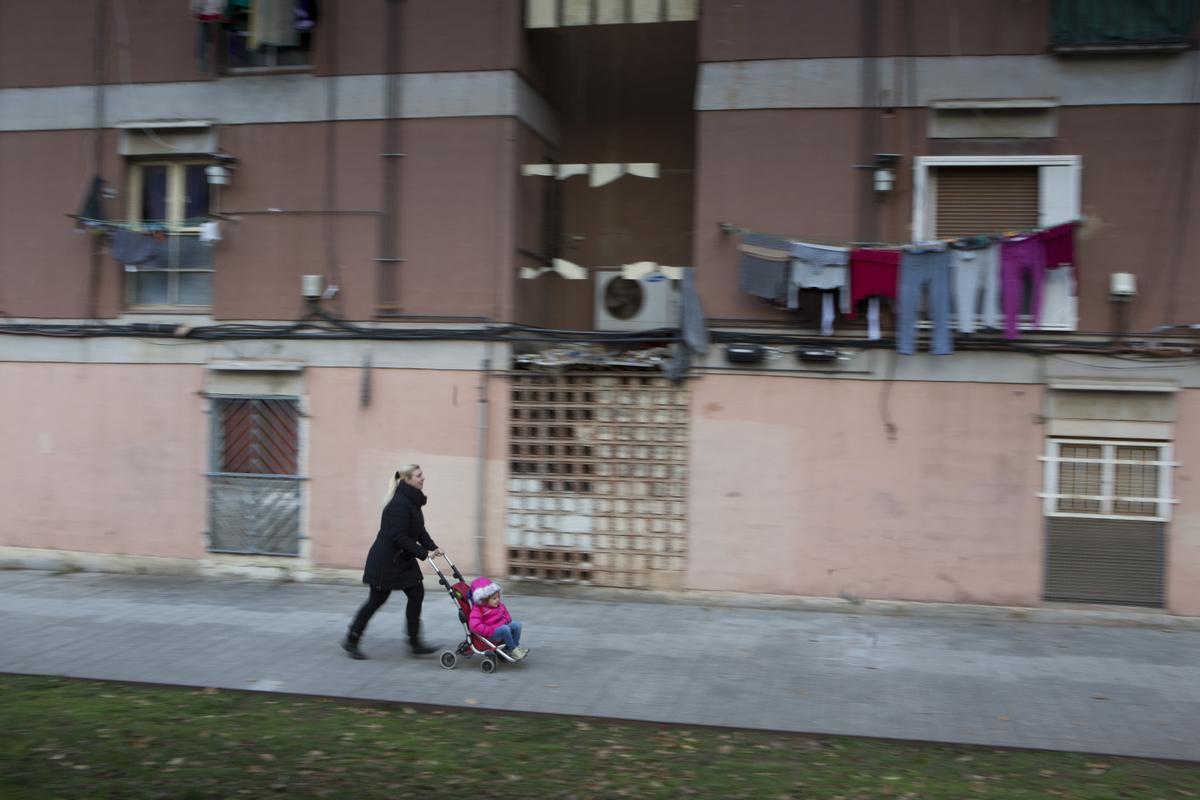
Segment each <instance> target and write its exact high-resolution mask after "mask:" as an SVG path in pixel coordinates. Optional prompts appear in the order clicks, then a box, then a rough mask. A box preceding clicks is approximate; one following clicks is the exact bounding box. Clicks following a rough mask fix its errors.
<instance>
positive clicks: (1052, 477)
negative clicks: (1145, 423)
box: [1038, 437, 1179, 522]
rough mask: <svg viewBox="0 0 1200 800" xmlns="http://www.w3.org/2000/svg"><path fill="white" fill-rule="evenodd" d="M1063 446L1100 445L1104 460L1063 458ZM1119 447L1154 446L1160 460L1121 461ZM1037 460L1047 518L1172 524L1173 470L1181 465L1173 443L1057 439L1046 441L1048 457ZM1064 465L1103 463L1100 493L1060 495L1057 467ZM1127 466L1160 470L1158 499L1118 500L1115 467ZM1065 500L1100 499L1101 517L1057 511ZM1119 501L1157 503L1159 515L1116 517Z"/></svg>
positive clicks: (1121, 498) (1043, 509)
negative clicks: (1148, 465)
mask: <svg viewBox="0 0 1200 800" xmlns="http://www.w3.org/2000/svg"><path fill="white" fill-rule="evenodd" d="M1063 445H1089V446H1092V447H1096V446H1099V447H1101V448H1102V450H1101V457H1100V458H1064V457H1063V456H1062V455H1061V453H1062V446H1063ZM1118 447H1154V448H1157V449H1158V452H1159V456H1158V460H1156V461H1138V462H1127V461H1120V460H1118V459H1117V458H1116V455H1115V454H1116V449H1117V448H1118ZM1038 460H1039V461H1041V462H1042V464H1043V475H1044V477H1043V486H1044V487H1045V491H1042V492H1039V493H1038V497H1040V498H1042V511H1043V513H1044V514H1045V515H1046V516H1047V517H1075V518H1084V519H1125V520H1138V521H1142V522H1169V521H1170V520H1171V509H1172V506H1174V505H1175V504H1177V503H1178V502H1179V501H1178V500H1176V499H1174V498H1172V497H1171V492H1172V484H1171V468H1172V467H1177V466H1179V464H1177V463H1176V462H1175V461H1174V460H1173V456H1172V447H1171V443H1170V442H1161V441H1159V442H1154V441H1139V440H1134V439H1066V438H1057V437H1056V438H1051V439H1047V440H1046V454H1045V455H1043V456H1040V457H1039V458H1038ZM1062 463H1073V464H1100V465H1101V468H1102V471H1101V477H1100V486H1101V494H1099V495H1075V494H1060V493H1059V492H1058V473H1059V469H1058V465H1059V464H1062ZM1127 463H1138V464H1153V465H1154V466H1157V467H1158V468H1159V470H1158V496H1157V497H1118V496H1116V495H1115V494H1114V491H1113V490H1114V488H1115V484H1116V477H1115V476H1116V466H1117V464H1127ZM1062 499H1073V500H1098V501H1100V509H1101V511H1100V513H1098V514H1089V513H1085V512H1077V511H1059V510H1058V509H1057V506H1058V501H1059V500H1062ZM1116 500H1124V501H1127V502H1137V503H1155V504H1157V512H1156V513H1155V514H1154V515H1148V514H1114V513H1112V507H1113V502H1114V501H1116Z"/></svg>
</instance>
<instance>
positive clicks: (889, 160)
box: [871, 153, 900, 192]
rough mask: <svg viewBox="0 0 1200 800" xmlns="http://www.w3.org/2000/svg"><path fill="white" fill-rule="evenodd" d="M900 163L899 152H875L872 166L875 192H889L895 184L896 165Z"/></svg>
mask: <svg viewBox="0 0 1200 800" xmlns="http://www.w3.org/2000/svg"><path fill="white" fill-rule="evenodd" d="M899 165H900V154H899V153H876V154H875V158H874V163H873V164H872V165H871V166H872V167H873V173H872V174H873V175H874V185H875V191H877V192H890V191H891V190H892V187H893V186H895V185H896V167H897V166H899Z"/></svg>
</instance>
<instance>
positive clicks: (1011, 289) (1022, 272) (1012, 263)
mask: <svg viewBox="0 0 1200 800" xmlns="http://www.w3.org/2000/svg"><path fill="white" fill-rule="evenodd" d="M1045 274H1046V256H1045V253H1044V252H1043V248H1042V242H1041V240H1040V239H1038V238H1036V237H1034V236H1028V237H1025V238H1021V239H1005V240H1004V241H1003V242H1001V243H1000V293H1001V294H1000V298H1001V305H1002V306H1003V308H1004V338H1005V339H1015V338H1017V328H1018V324H1019V323H1020V319H1021V301H1022V300H1024V299H1025V281H1026V279H1028V280H1029V283H1030V285H1031V286H1032V288H1033V292H1032V294H1031V296H1030V305H1031V306H1032V308H1031V309H1030V311H1032V312H1033V322H1034V324H1035V325H1036V324H1038V323H1039V322H1041V319H1042V279H1043V278H1044V277H1045Z"/></svg>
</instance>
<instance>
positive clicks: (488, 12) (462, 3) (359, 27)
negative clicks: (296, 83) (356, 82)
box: [316, 0, 524, 75]
mask: <svg viewBox="0 0 1200 800" xmlns="http://www.w3.org/2000/svg"><path fill="white" fill-rule="evenodd" d="M390 1H391V0H355V2H352V3H346V2H343V3H338V4H334V3H326V4H325V5H324V7H323V8H322V11H321V13H322V15H324V14H326V13H327V12H326V10H325V9H327V8H335V9H336V11H335V13H336V17H335V18H334V26H335V28H336V33H335V34H334V47H336V48H337V53H336V59H337V69H336V72H337V73H339V74H342V75H354V74H371V73H376V72H383V71H384V65H385V58H384V43H385V42H386V40H387V37H386V25H385V20H386V5H387V3H388V2H390ZM400 9H401V19H400V26H399V27H400V43H399V45H400V53H399V59H400V68H401V71H402V72H453V71H466V70H488V69H516V68H517V65H518V61H519V58H520V42H521V37H522V35H523V30H524V29H523V25H524V3H523V0H403V2H401V3H400ZM319 24H325V20H324V19H322V20H321V21H320V23H319ZM316 61H317V63H316V72H317V73H318V74H328V73H330V72H331V71H333V70H331V66H332V65H331V64H330V62H329V53H327V52H322V50H321V44H320V43H319V42H318V44H317V53H316Z"/></svg>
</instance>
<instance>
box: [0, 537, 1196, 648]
mask: <svg viewBox="0 0 1200 800" xmlns="http://www.w3.org/2000/svg"><path fill="white" fill-rule="evenodd" d="M0 569H18V570H40V571H45V572H55V573H59V574H62V573H69V572H107V573H117V574H128V575H165V576H171V575H174V576H180V577H189V578H212V579H217V580H229V579H235V580H260V581H285V582H290V581H295V582H297V583H322V584H333V585H339V586H361V585H362V571H361V570H360V569H357V568H356V569H339V568H334V567H316V566H313V565H311V564H309V563H307V562H305V561H303V560H301V559H282V558H271V557H265V556H263V557H258V556H231V555H223V554H209V556H208V557H207V558H203V559H187V558H163V557H158V556H135V555H113V554H107V553H84V552H79V551H74V550H50V549H39V548H27V547H0ZM467 578H468V580H470V578H471V576H469V575H468V576H467ZM502 583H503V585H504V587H505V591H507V592H509V593H510V594H513V595H530V596H539V597H562V598H564V599H570V600H592V601H596V602H609V603H650V604H661V605H680V606H701V607H709V608H752V609H774V610H778V611H814V612H823V613H839V614H866V615H872V616H888V617H925V618H932V619H961V620H976V621H979V622H1014V621H1015V622H1035V623H1041V624H1051V625H1114V626H1125V627H1143V628H1158V629H1167V630H1189V631H1200V617H1188V616H1178V615H1175V614H1169V613H1167V612H1165V611H1162V610H1160V609H1153V608H1131V607H1127V606H1113V607H1104V606H1094V605H1081V606H1073V605H1063V604H1054V605H1047V606H1038V607H1025V606H1000V605H996V606H988V605H971V604H965V603H924V602H916V601H907V600H859V599H843V598H837V597H797V596H791V595H775V594H754V593H749V592H715V591H700V590H694V589H693V590H685V591H679V592H667V591H651V590H645V589H618V588H608V587H600V586H585V585H580V584H571V583H546V582H541V581H532V580H522V579H518V578H510V579H507V580H504V581H503V582H502ZM425 588H426V591H427V592H441V591H443V589H442V588H441V587H440V586H438V583H437V578H436V576H434V575H432V574H429V573H428V572H427V573H426V575H425Z"/></svg>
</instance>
